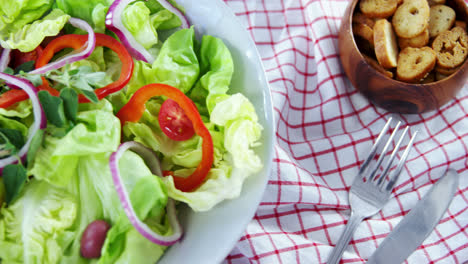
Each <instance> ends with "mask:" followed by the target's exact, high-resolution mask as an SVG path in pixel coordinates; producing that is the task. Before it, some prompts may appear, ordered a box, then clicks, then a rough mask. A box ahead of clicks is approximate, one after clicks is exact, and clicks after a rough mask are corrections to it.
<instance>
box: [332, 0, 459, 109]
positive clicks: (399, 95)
mask: <svg viewBox="0 0 468 264" xmlns="http://www.w3.org/2000/svg"><path fill="white" fill-rule="evenodd" d="M358 1H359V0H352V1H351V2H350V3H349V5H348V7H347V9H346V12H345V15H344V17H343V20H342V23H341V28H340V32H339V39H338V43H339V51H340V60H341V63H342V65H343V69H344V70H345V73H346V75H347V77H348V78H349V80H350V81H351V83H352V84H353V86H354V87H355V88H357V89H358V90H359V91H360V92H361V93H362V94H363V95H365V96H366V97H367V98H368V99H369V100H370V101H371V102H373V103H374V104H375V105H377V106H378V107H381V108H384V109H386V110H387V111H390V112H395V113H401V114H418V113H424V112H428V111H432V110H435V109H438V108H439V107H441V106H443V105H444V104H446V103H448V102H449V101H450V100H452V99H453V98H454V97H455V96H456V94H457V93H458V92H459V91H460V90H461V89H462V88H463V86H464V85H465V83H466V80H467V78H468V60H466V61H465V62H464V63H463V65H462V66H461V67H460V69H459V70H458V71H456V72H455V73H454V74H452V75H451V76H449V77H448V78H446V79H444V80H441V81H437V82H433V83H428V84H410V83H405V82H401V81H397V80H394V79H390V78H389V77H387V76H385V75H384V74H382V73H380V72H378V71H377V70H375V69H374V68H373V67H372V66H370V65H369V64H368V63H367V62H366V60H365V59H364V57H363V55H362V54H361V53H360V52H359V49H358V47H357V45H356V41H355V39H354V36H353V32H352V14H353V13H354V10H355V8H356V5H357V3H358ZM447 4H448V5H450V6H452V8H454V10H455V11H456V13H457V20H462V21H465V22H468V21H467V18H468V15H467V14H468V9H467V6H466V4H465V3H464V2H463V0H448V1H447Z"/></svg>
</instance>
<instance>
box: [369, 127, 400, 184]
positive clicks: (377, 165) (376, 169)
mask: <svg viewBox="0 0 468 264" xmlns="http://www.w3.org/2000/svg"><path fill="white" fill-rule="evenodd" d="M400 125H401V121H399V122H398V124H397V125H396V126H395V129H394V130H393V133H392V134H391V135H390V137H389V138H388V140H387V143H386V144H385V147H384V148H383V149H382V151H381V153H382V154H381V155H380V157H379V159H378V160H377V164H376V165H375V167H374V170H373V171H372V173H371V174H370V175H369V181H373V180H374V178H375V176H376V175H377V171H378V170H379V167H380V165H381V164H382V162H383V160H384V158H385V154H386V153H387V150H388V148H389V147H390V145H391V144H392V142H393V138H394V137H395V135H396V134H397V132H398V129H399V128H400Z"/></svg>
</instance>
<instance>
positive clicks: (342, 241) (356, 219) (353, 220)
mask: <svg viewBox="0 0 468 264" xmlns="http://www.w3.org/2000/svg"><path fill="white" fill-rule="evenodd" d="M362 220H364V217H363V216H361V215H359V214H356V213H355V212H354V211H351V216H350V218H349V220H348V223H347V224H346V227H345V230H344V232H343V233H342V234H341V236H340V238H339V239H338V243H337V244H336V245H335V247H334V248H333V251H332V252H331V254H330V257H329V258H328V261H327V264H338V263H339V262H340V260H341V256H343V252H344V250H345V249H346V246H348V244H349V241H351V238H352V237H353V234H354V231H356V228H357V227H358V226H359V224H360V223H361V222H362Z"/></svg>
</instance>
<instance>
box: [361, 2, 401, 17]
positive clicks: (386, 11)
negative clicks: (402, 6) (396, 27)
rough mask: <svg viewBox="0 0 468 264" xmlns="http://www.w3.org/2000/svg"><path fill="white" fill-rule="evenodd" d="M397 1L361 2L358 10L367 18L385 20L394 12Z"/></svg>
mask: <svg viewBox="0 0 468 264" xmlns="http://www.w3.org/2000/svg"><path fill="white" fill-rule="evenodd" d="M397 6H398V0H361V1H360V2H359V8H360V9H361V12H362V13H363V14H364V15H366V16H367V17H375V18H386V17H389V16H391V15H393V13H394V12H395V10H396V9H397Z"/></svg>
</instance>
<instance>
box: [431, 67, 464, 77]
mask: <svg viewBox="0 0 468 264" xmlns="http://www.w3.org/2000/svg"><path fill="white" fill-rule="evenodd" d="M460 67H461V65H460V66H457V67H454V68H445V67H442V66H440V65H436V66H435V68H434V69H435V71H436V72H438V73H441V74H443V75H452V74H454V73H455V72H456V71H457V70H458V69H460Z"/></svg>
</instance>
